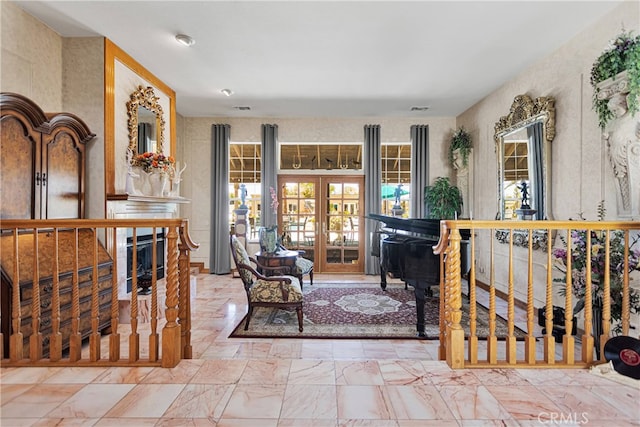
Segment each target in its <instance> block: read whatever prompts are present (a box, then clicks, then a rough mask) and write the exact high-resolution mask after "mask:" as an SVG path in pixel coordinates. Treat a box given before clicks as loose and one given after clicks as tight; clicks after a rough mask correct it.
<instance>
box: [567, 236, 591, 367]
mask: <svg viewBox="0 0 640 427" xmlns="http://www.w3.org/2000/svg"><path fill="white" fill-rule="evenodd" d="M585 251H586V254H587V255H586V256H585V266H584V268H585V278H584V283H585V287H584V301H585V304H584V334H583V335H582V361H583V362H587V363H591V362H593V345H594V341H595V340H594V338H593V329H592V326H593V296H592V292H591V285H590V284H591V280H592V277H591V268H592V266H591V230H587V231H586V242H585ZM567 254H568V252H567ZM567 256H569V255H567ZM567 271H569V270H567ZM568 274H569V273H568ZM587 284H588V285H587Z"/></svg>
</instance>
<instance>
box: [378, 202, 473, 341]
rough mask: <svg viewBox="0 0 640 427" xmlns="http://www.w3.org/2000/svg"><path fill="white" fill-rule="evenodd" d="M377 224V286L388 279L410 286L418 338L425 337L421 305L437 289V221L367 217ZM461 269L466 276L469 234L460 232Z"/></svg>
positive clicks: (383, 285)
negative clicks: (378, 227)
mask: <svg viewBox="0 0 640 427" xmlns="http://www.w3.org/2000/svg"><path fill="white" fill-rule="evenodd" d="M368 218H370V219H373V220H376V221H380V223H381V224H382V226H381V228H380V229H379V230H378V231H376V232H374V236H372V241H371V255H373V256H376V257H379V259H380V286H381V287H382V289H383V290H384V289H386V288H387V275H389V276H391V277H394V278H399V279H400V280H402V281H403V282H404V284H405V289H408V286H409V285H410V286H412V287H413V290H414V294H415V297H416V316H417V322H416V328H417V332H418V336H419V337H424V336H425V332H424V330H425V325H424V302H425V299H426V298H427V297H429V298H430V297H432V296H433V291H432V290H431V287H432V286H439V285H440V256H439V255H436V254H434V253H433V247H434V246H436V245H437V243H438V240H439V239H440V220H439V219H426V218H400V217H392V216H386V215H378V214H369V215H368ZM460 234H461V237H462V241H461V245H460V258H461V259H460V264H461V266H460V269H461V271H462V275H466V274H467V273H468V272H469V259H470V256H469V251H470V247H469V237H470V233H469V230H461V231H460Z"/></svg>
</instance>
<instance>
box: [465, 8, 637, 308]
mask: <svg viewBox="0 0 640 427" xmlns="http://www.w3.org/2000/svg"><path fill="white" fill-rule="evenodd" d="M639 16H640V3H638V2H631V1H630V2H626V3H624V4H622V5H621V6H619V7H618V8H616V9H614V10H613V11H612V12H611V13H610V14H609V15H607V16H606V17H605V18H603V19H601V20H600V21H598V22H596V23H594V24H593V25H592V26H591V27H589V28H588V29H586V30H585V31H584V32H582V33H580V34H578V35H577V36H576V37H574V38H573V39H572V40H570V41H569V42H568V43H566V44H564V45H563V46H562V47H561V48H559V49H558V50H556V51H555V52H553V53H552V54H551V55H549V56H547V57H546V58H544V59H542V60H541V61H539V62H537V63H536V64H534V65H532V66H531V67H529V68H528V69H527V70H525V71H524V72H523V73H521V74H520V75H518V76H517V77H515V78H514V79H513V80H511V81H509V82H506V83H505V84H504V85H503V86H502V87H500V88H499V89H498V90H496V91H495V92H493V93H491V94H490V95H488V96H487V97H485V98H484V99H483V100H482V101H480V102H479V103H477V104H476V105H474V106H473V107H471V108H470V109H469V110H467V111H465V112H464V113H463V114H461V115H460V116H459V117H458V119H457V124H458V125H464V126H465V127H466V128H467V129H469V131H470V132H471V134H472V136H473V141H474V147H475V150H474V166H475V167H474V178H473V179H474V184H475V188H474V192H475V194H474V206H475V207H476V208H475V209H474V218H478V219H492V218H494V217H495V215H496V212H497V211H498V205H497V203H498V202H497V191H498V183H497V173H498V172H497V159H496V152H495V144H494V140H493V135H494V124H495V122H496V121H498V119H499V118H500V117H501V116H504V115H506V114H508V113H509V108H510V107H511V104H512V102H513V98H514V97H515V96H516V95H520V94H523V93H527V94H529V95H530V96H531V97H532V98H535V97H538V96H553V97H555V99H556V104H555V106H556V137H555V139H554V141H553V143H552V149H551V168H550V171H551V212H550V216H551V219H556V220H566V219H569V218H578V217H579V216H580V214H581V213H582V214H584V217H585V218H587V219H590V220H597V205H598V203H599V202H600V200H605V202H606V207H607V216H608V217H607V219H609V220H613V219H615V214H616V201H615V197H616V196H615V190H614V186H613V173H612V171H611V167H610V165H609V162H608V160H607V157H606V154H605V147H604V146H603V144H602V143H601V139H600V138H601V135H600V130H599V128H598V119H597V116H596V113H595V112H594V111H593V109H592V101H591V97H592V94H593V89H592V87H591V84H590V82H589V78H590V72H591V66H592V64H593V62H594V61H595V60H596V58H597V57H598V56H599V55H600V54H601V53H602V51H603V50H605V49H606V48H607V45H608V43H609V41H610V40H612V39H614V38H615V37H616V36H617V35H618V34H619V33H620V31H621V24H623V25H624V27H625V28H627V29H635V30H636V31H637V30H638V28H640V22H639ZM506 59H507V58H505V60H506ZM556 240H557V239H556ZM476 243H477V244H478V245H480V246H481V247H488V245H489V241H488V238H487V237H484V238H480V239H478V240H477V241H476ZM556 243H558V244H561V243H560V242H557V241H556ZM498 246H502V245H498ZM498 249H499V250H498V254H497V256H496V262H495V265H496V267H497V271H496V276H497V277H503V278H504V277H506V273H507V272H506V267H507V265H508V264H507V262H506V261H507V256H508V253H507V252H506V250H505V248H504V246H503V247H502V248H498ZM536 252H537V253H536V267H535V270H534V278H535V280H534V281H535V283H537V284H544V283H545V280H546V279H545V275H546V268H545V265H546V259H545V258H544V254H542V253H541V252H540V251H536ZM476 257H477V259H476V267H477V268H478V270H477V274H478V279H479V280H481V281H483V282H485V283H488V280H489V277H488V274H489V271H488V267H489V259H488V251H482V250H480V251H478V253H477V254H476ZM515 257H516V261H517V262H516V265H515V276H516V277H515V282H516V283H517V284H520V285H522V284H526V283H527V280H526V274H527V271H526V264H524V265H525V266H524V267H523V268H522V264H521V263H524V262H525V261H526V259H525V257H526V251H525V250H524V249H522V248H516V251H515ZM518 260H519V261H518ZM497 288H498V289H501V290H505V289H506V283H505V281H504V280H501V279H498V283H497ZM524 291H525V289H524V287H523V286H520V287H517V293H518V298H519V299H521V300H524V301H526V293H525V292H524ZM543 291H544V289H538V288H536V292H535V296H536V299H537V300H538V302H537V304H538V305H539V304H540V303H541V302H542V301H543V298H544V292H543Z"/></svg>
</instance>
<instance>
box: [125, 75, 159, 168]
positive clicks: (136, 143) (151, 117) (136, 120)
mask: <svg viewBox="0 0 640 427" xmlns="http://www.w3.org/2000/svg"><path fill="white" fill-rule="evenodd" d="M158 100H159V98H158V97H157V96H156V95H155V93H154V92H153V88H152V87H151V86H148V87H146V88H145V87H144V86H138V89H136V91H135V92H133V93H132V94H131V98H130V99H129V101H128V102H127V115H128V116H129V120H128V122H127V123H128V127H129V148H130V149H131V151H133V154H134V156H135V155H136V154H138V153H144V152H147V151H150V152H154V153H163V152H164V124H165V121H164V114H163V111H162V106H161V105H160V103H159V102H158Z"/></svg>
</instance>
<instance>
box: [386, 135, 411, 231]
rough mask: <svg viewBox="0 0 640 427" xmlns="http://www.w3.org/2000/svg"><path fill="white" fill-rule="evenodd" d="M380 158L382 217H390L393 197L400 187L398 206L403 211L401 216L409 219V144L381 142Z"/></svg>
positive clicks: (393, 202)
mask: <svg viewBox="0 0 640 427" xmlns="http://www.w3.org/2000/svg"><path fill="white" fill-rule="evenodd" d="M380 151H381V157H382V170H381V175H382V208H381V212H382V213H383V214H384V215H392V212H391V208H392V207H393V205H394V204H395V195H396V189H397V188H398V185H402V187H400V194H401V196H400V206H401V207H402V209H404V213H403V214H402V216H403V217H404V218H410V217H411V212H410V206H409V205H410V203H409V191H410V188H411V143H410V142H402V143H391V142H383V143H382V145H381V147H380Z"/></svg>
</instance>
